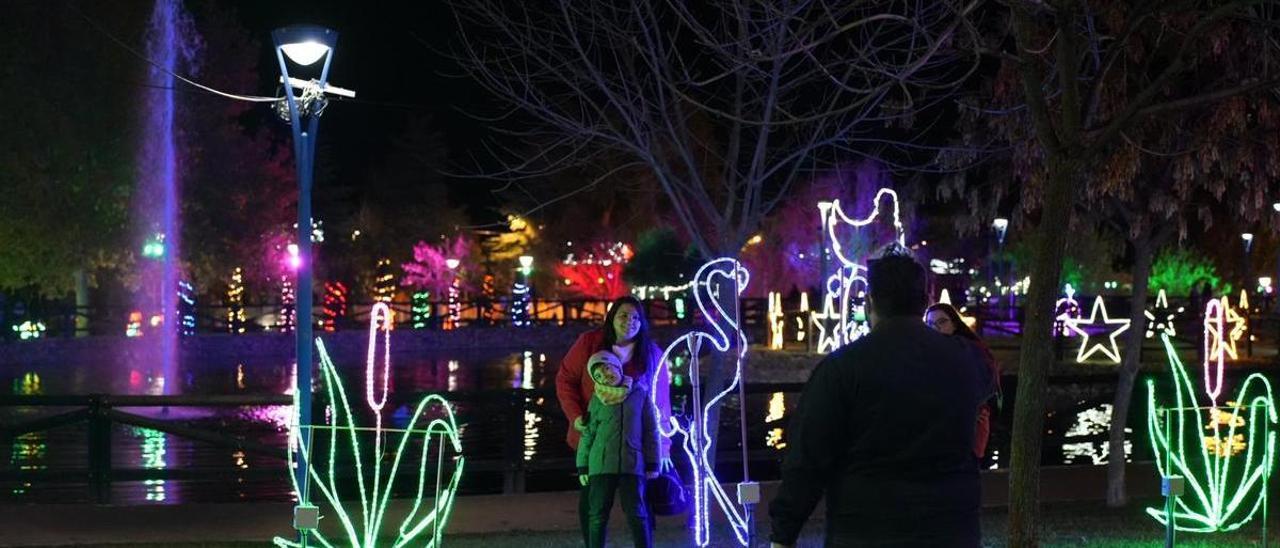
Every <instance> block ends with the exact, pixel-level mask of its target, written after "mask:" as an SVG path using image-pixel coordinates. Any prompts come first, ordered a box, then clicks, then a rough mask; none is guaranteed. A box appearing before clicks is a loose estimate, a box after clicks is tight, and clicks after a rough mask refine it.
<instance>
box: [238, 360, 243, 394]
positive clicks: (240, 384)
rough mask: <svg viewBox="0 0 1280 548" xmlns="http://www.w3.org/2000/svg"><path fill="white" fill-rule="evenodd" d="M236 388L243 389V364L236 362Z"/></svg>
mask: <svg viewBox="0 0 1280 548" xmlns="http://www.w3.org/2000/svg"><path fill="white" fill-rule="evenodd" d="M236 388H239V389H240V390H244V364H243V363H237V364H236Z"/></svg>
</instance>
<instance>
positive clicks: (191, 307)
mask: <svg viewBox="0 0 1280 548" xmlns="http://www.w3.org/2000/svg"><path fill="white" fill-rule="evenodd" d="M178 334H179V335H182V336H183V337H190V336H192V335H195V334H196V289H195V288H194V287H191V282H188V281H186V280H179V281H178Z"/></svg>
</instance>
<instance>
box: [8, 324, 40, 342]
mask: <svg viewBox="0 0 1280 548" xmlns="http://www.w3.org/2000/svg"><path fill="white" fill-rule="evenodd" d="M13 331H14V332H15V333H17V334H18V340H20V341H29V340H33V339H39V338H40V337H43V336H44V332H45V325H44V322H40V321H35V322H33V321H31V320H26V321H24V322H22V323H20V324H18V325H15V326H13Z"/></svg>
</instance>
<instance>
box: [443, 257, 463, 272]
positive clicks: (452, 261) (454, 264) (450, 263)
mask: <svg viewBox="0 0 1280 548" xmlns="http://www.w3.org/2000/svg"><path fill="white" fill-rule="evenodd" d="M461 263H462V261H459V260H457V259H445V260H444V265H445V266H447V267H449V270H454V269H456V268H458V265H459V264H461Z"/></svg>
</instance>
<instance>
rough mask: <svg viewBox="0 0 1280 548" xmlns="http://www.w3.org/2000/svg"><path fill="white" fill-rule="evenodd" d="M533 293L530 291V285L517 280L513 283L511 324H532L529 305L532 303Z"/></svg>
mask: <svg viewBox="0 0 1280 548" xmlns="http://www.w3.org/2000/svg"><path fill="white" fill-rule="evenodd" d="M532 297H533V296H532V294H531V293H530V292H529V285H528V284H526V283H524V282H522V281H521V280H516V282H515V283H513V284H512V285H511V325H514V326H516V327H528V326H529V325H532V323H533V322H532V321H531V320H530V314H529V305H530V304H532Z"/></svg>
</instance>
